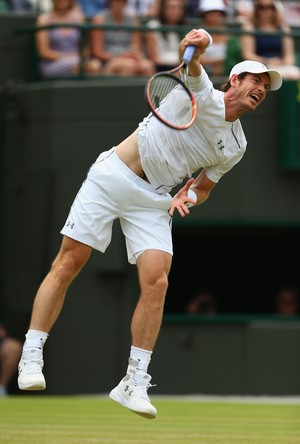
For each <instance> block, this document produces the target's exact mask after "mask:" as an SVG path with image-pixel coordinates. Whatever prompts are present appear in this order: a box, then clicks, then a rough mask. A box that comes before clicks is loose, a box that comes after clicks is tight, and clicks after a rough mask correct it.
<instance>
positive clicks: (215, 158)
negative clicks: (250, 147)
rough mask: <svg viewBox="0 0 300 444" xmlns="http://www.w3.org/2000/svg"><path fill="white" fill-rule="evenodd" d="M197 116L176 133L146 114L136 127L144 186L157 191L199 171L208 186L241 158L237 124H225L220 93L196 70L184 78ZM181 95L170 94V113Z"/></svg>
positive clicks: (243, 141)
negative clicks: (192, 122) (187, 126)
mask: <svg viewBox="0 0 300 444" xmlns="http://www.w3.org/2000/svg"><path fill="white" fill-rule="evenodd" d="M189 82H190V88H191V90H192V91H193V94H194V95H195V98H196V101H197V105H198V113H197V117H196V120H195V122H194V124H193V125H192V126H191V127H190V128H188V129H186V130H182V131H177V130H174V129H172V128H169V127H167V126H166V125H165V124H163V123H161V122H160V121H159V120H158V119H157V118H156V117H155V116H154V115H153V114H152V113H150V114H149V115H148V116H147V117H145V118H144V120H143V121H142V122H141V123H140V124H139V128H138V131H137V140H138V145H139V152H140V157H141V163H142V167H143V170H144V172H145V174H146V176H147V178H148V180H149V181H150V183H151V184H152V185H153V186H154V187H155V188H156V189H157V190H159V191H160V192H161V193H168V192H170V191H171V190H172V188H174V187H175V186H176V185H178V184H180V183H182V181H183V180H184V179H185V178H187V177H191V176H192V174H193V173H194V172H196V171H198V170H200V169H202V168H203V169H205V174H206V175H207V177H208V178H209V179H210V180H212V181H213V182H216V183H217V182H218V181H219V180H220V178H221V177H222V176H223V175H224V174H225V173H227V172H228V171H229V170H230V169H231V168H232V167H233V166H234V165H236V164H237V163H238V162H239V161H240V160H241V159H242V157H243V155H244V153H245V150H246V146H247V141H246V137H245V135H244V132H243V129H242V126H241V123H240V120H239V119H238V120H236V121H234V122H227V121H226V120H225V103H224V92H222V91H219V90H217V89H215V88H214V86H213V84H212V82H211V80H210V79H209V77H208V76H207V73H206V72H205V70H204V69H203V68H202V73H201V75H200V76H199V77H190V78H189ZM185 96H186V94H184V93H181V92H180V90H175V91H174V92H172V93H171V94H170V95H169V96H168V101H169V103H168V105H169V106H170V108H171V109H172V108H173V109H177V108H178V107H180V106H184V100H189V99H187V98H186V97H185Z"/></svg>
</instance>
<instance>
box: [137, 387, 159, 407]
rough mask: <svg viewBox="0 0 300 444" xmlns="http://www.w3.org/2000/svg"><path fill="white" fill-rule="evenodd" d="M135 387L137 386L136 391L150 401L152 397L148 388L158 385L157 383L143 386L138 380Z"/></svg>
mask: <svg viewBox="0 0 300 444" xmlns="http://www.w3.org/2000/svg"><path fill="white" fill-rule="evenodd" d="M134 385H135V387H136V391H137V392H138V393H139V395H140V397H141V398H143V399H146V400H147V401H149V402H150V398H149V396H148V393H147V391H148V389H149V388H151V387H156V385H157V384H150V383H149V384H147V385H146V386H144V387H143V386H141V385H140V384H138V383H137V382H135V383H134Z"/></svg>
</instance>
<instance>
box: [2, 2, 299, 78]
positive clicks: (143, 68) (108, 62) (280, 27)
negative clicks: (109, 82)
mask: <svg viewBox="0 0 300 444" xmlns="http://www.w3.org/2000/svg"><path fill="white" fill-rule="evenodd" d="M0 2H2V9H3V5H5V6H6V9H8V10H11V11H15V12H16V13H19V14H21V13H23V14H25V13H29V12H30V13H34V14H36V25H37V26H39V27H42V29H41V30H40V31H38V32H36V52H37V55H38V69H37V71H38V76H39V78H40V80H43V79H53V78H69V77H72V76H74V75H77V74H78V72H79V70H81V73H84V74H86V75H89V76H93V75H99V74H100V75H118V76H139V75H143V76H150V75H152V74H153V73H155V72H157V71H161V70H167V69H170V68H172V67H175V66H176V65H177V64H178V43H179V41H180V40H181V38H182V34H184V33H186V31H187V29H188V27H189V28H192V27H203V28H205V29H207V30H208V31H209V32H210V33H211V34H212V37H213V44H212V45H211V46H210V47H209V48H208V50H207V51H206V53H205V54H204V55H203V56H202V60H201V63H202V65H203V66H204V68H205V69H206V71H207V72H208V73H209V74H210V75H213V76H226V75H228V74H229V72H230V70H231V68H232V66H233V65H234V64H236V63H238V62H240V61H242V60H245V59H252V60H257V61H260V62H262V63H264V64H265V65H267V66H268V67H276V69H277V70H280V71H281V74H282V76H283V78H284V79H293V80H294V79H296V80H298V79H300V68H299V66H300V49H299V50H297V45H296V41H295V37H293V35H291V32H292V28H293V27H297V26H299V27H300V2H299V1H278V0H0ZM66 23H67V24H68V25H72V24H73V25H74V26H73V27H72V26H65V24H66ZM56 24H58V25H60V26H58V27H55V26H53V25H56ZM82 24H88V25H89V26H88V27H87V28H88V31H87V30H86V28H84V27H82ZM101 25H108V26H107V27H106V28H104V27H102V28H101V27H100V26H101ZM139 26H140V27H143V29H139V28H138V27H139ZM132 27H134V28H135V29H136V30H135V31H134V32H133V31H131V30H130V28H131V29H132ZM145 27H146V28H147V29H148V28H149V32H148V31H147V30H145ZM168 27H172V28H171V29H170V30H168V29H167V28H168ZM83 28H84V32H83ZM181 30H182V31H181ZM234 30H238V31H239V32H233V31H234ZM240 31H241V32H240ZM298 46H299V45H298Z"/></svg>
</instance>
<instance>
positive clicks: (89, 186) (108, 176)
mask: <svg viewBox="0 0 300 444" xmlns="http://www.w3.org/2000/svg"><path fill="white" fill-rule="evenodd" d="M171 201H172V197H171V195H170V194H159V193H158V192H157V191H156V190H155V189H154V188H153V187H152V185H150V183H148V182H146V181H145V180H143V179H142V178H141V177H139V176H137V175H136V174H135V173H134V172H133V171H132V170H131V169H130V168H129V167H128V166H127V165H126V164H125V163H124V162H122V161H121V160H120V158H119V157H118V156H117V154H116V153H115V151H114V148H112V149H111V150H109V151H105V152H103V153H101V154H100V156H99V157H98V158H97V160H96V162H95V163H94V164H93V165H92V166H91V168H90V170H89V172H88V175H87V178H86V180H85V181H84V182H83V184H82V186H81V188H80V190H79V192H78V194H77V196H76V198H75V200H74V202H73V205H72V207H71V209H70V213H69V216H68V218H67V221H66V223H65V225H64V227H63V229H62V230H61V233H62V234H63V235H65V236H68V237H70V238H72V239H75V240H77V241H79V242H82V243H84V244H86V245H89V246H90V247H92V248H94V249H96V250H98V251H101V252H102V253H104V252H105V250H106V248H107V247H108V245H109V244H110V241H111V236H112V227H113V221H114V220H115V219H117V218H119V219H120V225H121V229H122V231H123V234H124V236H125V240H126V248H127V257H128V262H129V263H130V264H135V263H136V260H137V258H138V256H139V255H140V254H141V253H142V252H143V251H145V250H149V249H151V250H152V249H154V250H162V251H165V252H167V253H169V254H171V255H173V243H172V232H171V231H172V218H171V217H170V215H169V212H168V211H169V209H170V207H171Z"/></svg>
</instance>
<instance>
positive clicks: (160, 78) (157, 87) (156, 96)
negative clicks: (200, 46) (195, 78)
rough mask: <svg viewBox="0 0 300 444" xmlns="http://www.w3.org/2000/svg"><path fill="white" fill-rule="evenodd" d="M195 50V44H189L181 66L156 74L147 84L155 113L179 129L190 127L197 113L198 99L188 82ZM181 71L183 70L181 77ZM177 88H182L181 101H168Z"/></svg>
mask: <svg viewBox="0 0 300 444" xmlns="http://www.w3.org/2000/svg"><path fill="white" fill-rule="evenodd" d="M194 51H195V46H194V45H189V46H188V47H187V48H186V49H185V52H184V54H183V57H182V62H181V64H180V65H179V66H177V67H176V68H174V69H172V70H170V71H162V72H158V73H156V74H154V75H153V76H152V77H151V78H150V79H149V81H148V82H147V85H146V90H145V96H146V100H147V102H148V104H149V106H150V109H151V111H152V113H153V115H154V116H155V117H157V118H158V119H159V120H160V121H161V122H163V123H164V124H165V125H167V126H169V127H170V128H174V129H177V130H185V129H187V128H189V127H190V126H191V125H192V124H193V123H194V121H195V118H196V115H197V104H196V100H195V98H194V95H193V93H192V92H191V90H190V88H189V83H188V65H189V63H190V61H191V60H192V57H193V54H194ZM179 71H181V77H180V73H179ZM175 90H180V91H178V94H180V101H179V102H178V103H177V102H176V100H175V101H173V102H172V101H171V102H169V103H168V100H167V99H168V97H169V96H171V95H172V94H173V93H174V92H175ZM176 94H177V92H176Z"/></svg>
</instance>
